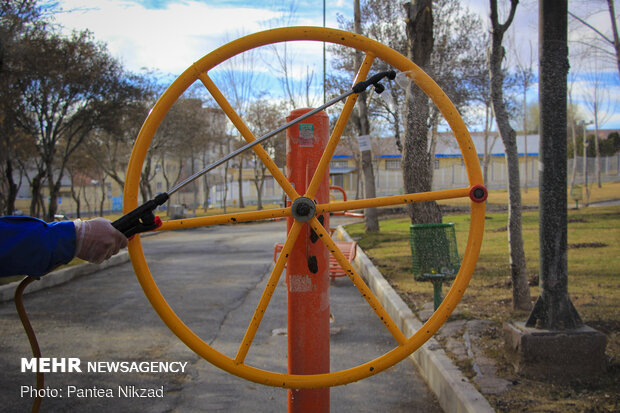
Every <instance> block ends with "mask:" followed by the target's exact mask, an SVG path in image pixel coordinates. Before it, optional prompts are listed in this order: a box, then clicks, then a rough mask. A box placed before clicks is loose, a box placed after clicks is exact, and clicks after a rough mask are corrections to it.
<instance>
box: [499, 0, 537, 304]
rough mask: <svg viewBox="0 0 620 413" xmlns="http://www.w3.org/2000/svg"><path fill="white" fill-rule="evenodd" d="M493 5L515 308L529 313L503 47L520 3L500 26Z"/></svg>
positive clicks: (514, 2) (513, 4)
mask: <svg viewBox="0 0 620 413" xmlns="http://www.w3.org/2000/svg"><path fill="white" fill-rule="evenodd" d="M490 2H491V27H492V29H491V51H490V54H489V76H490V81H491V98H492V102H493V111H494V112H495V121H496V122H497V126H498V129H499V133H500V136H501V138H502V141H503V143H504V148H505V150H506V163H507V167H508V198H509V204H508V242H509V244H508V245H509V250H510V272H511V278H512V305H513V308H514V309H519V310H529V309H530V308H531V307H532V302H531V298H530V287H529V284H528V279H527V268H526V266H525V252H524V250H523V235H522V230H521V228H522V225H521V222H522V218H521V188H520V183H519V157H518V152H517V134H516V132H515V131H514V129H512V127H511V126H510V117H509V115H508V111H507V110H506V104H505V102H504V93H503V88H504V72H503V70H502V61H503V60H504V57H505V54H506V52H505V49H504V47H503V46H502V42H503V38H504V34H505V33H506V30H507V29H508V27H510V25H511V24H512V20H513V19H514V15H515V12H516V10H517V4H518V3H519V1H518V0H511V2H510V11H509V13H508V17H507V18H506V20H505V22H504V23H500V22H499V13H498V10H497V0H490Z"/></svg>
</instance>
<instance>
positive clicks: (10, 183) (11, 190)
mask: <svg viewBox="0 0 620 413" xmlns="http://www.w3.org/2000/svg"><path fill="white" fill-rule="evenodd" d="M5 175H6V184H7V196H6V199H5V206H4V207H5V213H6V214H7V215H13V212H14V211H15V198H17V184H16V183H15V181H14V180H13V164H12V162H11V159H10V158H7V159H6V168H5Z"/></svg>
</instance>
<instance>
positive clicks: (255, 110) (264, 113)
mask: <svg viewBox="0 0 620 413" xmlns="http://www.w3.org/2000/svg"><path fill="white" fill-rule="evenodd" d="M285 118H286V114H285V109H284V107H283V105H281V104H275V103H270V102H269V101H268V100H267V99H257V100H255V101H254V102H252V104H251V106H250V108H249V111H248V119H249V125H250V127H251V128H252V131H253V133H254V135H255V136H262V135H265V134H267V133H268V132H270V131H272V130H274V129H276V128H277V127H279V126H280V125H282V124H283V123H284V122H283V120H284V119H285ZM261 145H262V147H263V148H264V149H265V151H267V153H269V154H270V155H271V156H272V158H274V159H277V158H276V153H285V151H286V148H285V146H286V141H285V140H284V139H278V138H275V139H270V140H267V141H265V142H263V143H262V144H261ZM276 164H277V165H278V166H283V165H282V163H279V162H276ZM252 166H253V170H254V176H253V178H252V181H253V182H254V186H255V187H256V194H257V197H258V200H257V209H259V210H261V209H263V187H264V184H265V179H266V178H267V177H268V174H267V171H268V170H267V166H266V165H265V164H264V163H263V162H262V161H261V160H260V159H259V157H258V156H257V155H256V154H255V153H254V154H253V159H252Z"/></svg>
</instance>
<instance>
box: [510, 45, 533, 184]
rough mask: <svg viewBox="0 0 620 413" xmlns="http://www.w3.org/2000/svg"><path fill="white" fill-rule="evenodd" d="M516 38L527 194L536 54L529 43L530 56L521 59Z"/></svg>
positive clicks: (517, 77)
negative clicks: (530, 99)
mask: <svg viewBox="0 0 620 413" xmlns="http://www.w3.org/2000/svg"><path fill="white" fill-rule="evenodd" d="M515 36H516V35H513V36H512V37H511V40H512V50H513V57H514V59H515V76H516V81H517V83H518V84H519V86H520V87H521V93H522V97H523V100H522V110H523V169H524V170H525V173H524V174H523V190H524V192H526V193H527V175H528V165H527V164H528V162H527V158H528V156H527V133H528V129H527V115H528V113H527V91H528V89H529V88H530V86H531V83H532V81H533V80H534V71H533V67H534V54H533V51H532V43H531V42H530V43H529V46H530V53H529V56H526V57H521V56H520V54H519V50H518V47H517V46H516V44H515V43H514V41H515Z"/></svg>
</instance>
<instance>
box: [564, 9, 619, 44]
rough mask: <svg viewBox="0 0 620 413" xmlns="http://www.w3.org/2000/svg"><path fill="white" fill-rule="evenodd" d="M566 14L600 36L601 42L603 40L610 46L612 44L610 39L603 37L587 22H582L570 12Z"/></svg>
mask: <svg viewBox="0 0 620 413" xmlns="http://www.w3.org/2000/svg"><path fill="white" fill-rule="evenodd" d="M568 14H569V15H570V16H571V17H572V18H573V19H575V20H577V21H578V22H579V23H581V24H583V25H584V26H586V27H588V28H589V29H591V30H592V31H593V32H594V33H596V34H598V35H599V36H601V37H602V38H603V40H605V41H606V42H609V43H610V44H611V45H612V46H613V44H614V41H613V40H611V39H610V38H608V37H607V36H605V35H604V34H603V33H601V32H600V31H599V30H598V29H597V28H596V27H594V26H592V25H591V24H590V23H588V22H587V21H585V20H583V19H582V18H580V17H578V16H576V15H575V14H573V13H571V12H570V11H569V12H568Z"/></svg>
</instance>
